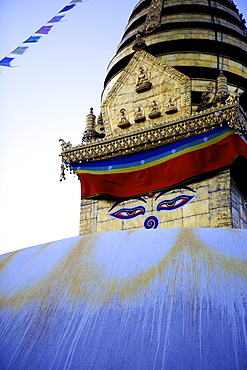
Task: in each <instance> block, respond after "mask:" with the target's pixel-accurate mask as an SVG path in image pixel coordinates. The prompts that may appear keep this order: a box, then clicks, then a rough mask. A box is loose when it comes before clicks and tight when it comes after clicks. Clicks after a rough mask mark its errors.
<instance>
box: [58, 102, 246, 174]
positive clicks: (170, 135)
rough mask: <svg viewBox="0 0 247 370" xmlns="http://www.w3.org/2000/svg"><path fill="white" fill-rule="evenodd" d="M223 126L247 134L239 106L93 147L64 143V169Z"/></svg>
mask: <svg viewBox="0 0 247 370" xmlns="http://www.w3.org/2000/svg"><path fill="white" fill-rule="evenodd" d="M223 124H228V126H229V127H230V128H232V129H235V130H241V131H242V132H245V133H247V116H246V114H245V113H244V111H243V110H242V109H241V107H240V106H239V105H238V103H234V104H231V105H222V106H218V107H217V108H211V109H208V110H207V111H204V112H200V113H197V114H193V115H191V116H188V117H185V118H183V119H179V120H176V121H174V120H171V121H169V122H166V123H165V124H164V123H163V124H160V123H159V124H154V126H153V127H152V128H148V129H139V130H136V131H134V132H132V133H131V134H129V135H126V134H125V135H122V136H118V137H114V138H111V139H100V140H97V141H95V142H93V143H86V144H80V145H77V146H72V144H70V143H65V142H64V141H62V144H61V145H62V153H61V157H62V166H63V167H64V166H65V167H67V168H69V167H70V164H71V163H73V162H80V163H81V162H87V161H95V160H99V159H105V158H112V157H117V156H120V155H127V154H131V153H136V152H140V151H143V150H147V149H152V148H155V147H158V146H162V145H166V144H168V143H172V142H176V141H178V140H182V139H184V138H186V137H189V136H194V135H197V134H200V133H202V132H206V131H208V130H210V129H212V128H214V127H217V126H222V125H223ZM62 177H63V176H62Z"/></svg>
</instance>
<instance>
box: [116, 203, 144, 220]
mask: <svg viewBox="0 0 247 370" xmlns="http://www.w3.org/2000/svg"><path fill="white" fill-rule="evenodd" d="M145 212H146V209H145V208H144V207H143V206H137V207H134V208H121V209H118V210H117V211H116V212H113V213H110V216H112V217H115V218H119V219H121V220H130V219H131V218H134V217H137V216H140V215H144V214H145Z"/></svg>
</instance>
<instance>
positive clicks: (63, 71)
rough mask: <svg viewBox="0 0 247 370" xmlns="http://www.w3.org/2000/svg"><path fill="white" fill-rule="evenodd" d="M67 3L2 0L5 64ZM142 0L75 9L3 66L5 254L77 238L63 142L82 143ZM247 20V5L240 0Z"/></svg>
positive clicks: (72, 182) (0, 199) (108, 0)
mask: <svg viewBox="0 0 247 370" xmlns="http://www.w3.org/2000/svg"><path fill="white" fill-rule="evenodd" d="M68 3H69V1H68V2H66V1H64V0H52V1H50V0H42V1H38V0H32V1H31V0H12V1H9V0H2V1H1V3H0V59H2V58H3V57H5V56H6V55H7V54H9V53H10V52H11V51H12V50H13V49H14V48H16V47H17V46H19V45H20V44H21V43H22V42H23V41H24V40H26V39H27V38H28V37H29V36H31V35H32V34H34V32H35V31H36V30H38V29H39V28H40V27H41V26H43V25H44V24H45V23H46V22H47V21H48V20H49V19H51V18H52V17H53V16H54V15H56V14H57V13H58V12H59V11H60V10H61V9H62V8H63V7H64V6H65V5H67V4H68ZM136 3H137V0H125V1H119V0H118V1H117V0H105V1H102V0H89V1H87V2H84V3H81V4H78V5H76V7H75V8H74V9H72V10H71V11H69V12H68V13H67V15H66V17H65V18H64V19H65V21H64V22H60V23H58V24H56V25H55V26H54V27H53V29H52V30H51V32H50V33H49V34H48V35H47V36H44V37H43V38H42V39H41V40H40V41H39V42H38V43H37V44H34V45H32V46H30V48H29V50H28V51H27V52H26V53H25V54H24V55H23V56H20V57H18V58H16V61H14V62H13V63H12V64H13V65H19V67H18V68H4V67H3V68H1V69H0V80H1V82H0V86H1V87H0V108H1V113H0V141H1V142H0V171H1V172H0V173H1V185H0V225H1V234H0V254H2V253H6V252H9V251H12V250H17V249H21V248H24V247H29V246H32V245H37V244H41V243H45V242H49V241H53V240H58V239H63V238H66V237H71V236H76V235H78V229H79V209H80V186H79V181H78V180H77V179H76V178H74V177H73V176H72V175H69V174H68V176H67V180H66V181H64V182H62V183H60V182H59V176H60V158H59V153H60V145H59V142H58V140H59V139H60V138H62V139H64V140H66V141H71V142H72V143H73V144H79V143H80V142H81V136H82V132H83V128H84V123H85V117H86V115H87V114H88V112H89V108H90V107H91V106H92V107H94V111H95V114H96V115H98V113H99V106H100V95H101V92H102V85H103V81H104V77H105V71H106V68H107V64H108V63H109V61H110V60H111V58H112V57H113V55H114V54H115V51H116V47H117V44H118V42H119V41H120V38H121V36H122V33H123V29H124V27H125V25H126V23H127V19H128V17H129V15H130V12H131V10H132V9H133V7H134V6H135V4H136ZM236 4H237V5H238V7H239V9H240V12H242V13H243V14H244V15H245V17H246V18H247V3H246V0H237V1H236Z"/></svg>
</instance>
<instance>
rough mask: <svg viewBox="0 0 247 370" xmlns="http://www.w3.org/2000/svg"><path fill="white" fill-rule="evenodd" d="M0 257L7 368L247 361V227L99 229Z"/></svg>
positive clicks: (2, 358)
mask: <svg viewBox="0 0 247 370" xmlns="http://www.w3.org/2000/svg"><path fill="white" fill-rule="evenodd" d="M0 266H1V273H0V287H1V300H0V301H1V302H0V303H1V331H0V368H1V369H11V370H12V369H13V370H19V369H25V370H27V369H35V370H38V369H42V370H43V369H45V370H48V369H54V370H55V369H66V370H67V369H75V370H78V369H80V370H82V369H85V370H89V369H95V370H96V369H97V370H98V369H112V370H120V369H121V370H122V369H128V370H136V369H140V370H143V369H144V370H145V369H147V370H149V369H157V370H158V369H168V370H170V369H205V370H209V369H246V368H247V329H246V316H247V315H246V307H247V300H246V293H247V283H246V275H247V230H231V229H207V228H201V229H199V228H198V229H196V228H184V229H182V228H181V229H157V230H136V231H131V230H129V231H112V232H106V233H98V234H94V235H89V236H81V237H76V238H71V239H65V240H61V241H57V242H53V243H50V244H46V245H41V246H36V247H32V248H27V249H24V250H20V251H17V252H13V253H9V254H6V255H3V256H1V259H0Z"/></svg>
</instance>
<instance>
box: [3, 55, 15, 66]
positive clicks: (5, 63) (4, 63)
mask: <svg viewBox="0 0 247 370" xmlns="http://www.w3.org/2000/svg"><path fill="white" fill-rule="evenodd" d="M13 59H15V58H8V57H5V58H3V59H2V60H0V66H3V67H11V65H10V63H11V62H12V60H13Z"/></svg>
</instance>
